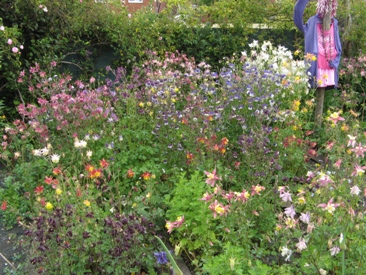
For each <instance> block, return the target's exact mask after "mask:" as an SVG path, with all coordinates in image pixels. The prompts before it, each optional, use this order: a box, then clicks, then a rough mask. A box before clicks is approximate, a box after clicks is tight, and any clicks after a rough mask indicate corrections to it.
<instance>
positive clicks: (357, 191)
mask: <svg viewBox="0 0 366 275" xmlns="http://www.w3.org/2000/svg"><path fill="white" fill-rule="evenodd" d="M360 193H361V189H360V188H359V187H358V186H357V185H355V186H352V187H351V195H356V196H358V195H359V194H360Z"/></svg>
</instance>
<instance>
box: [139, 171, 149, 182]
mask: <svg viewBox="0 0 366 275" xmlns="http://www.w3.org/2000/svg"><path fill="white" fill-rule="evenodd" d="M141 177H142V178H143V180H149V179H150V178H151V174H150V173H149V172H145V173H143V174H142V175H141Z"/></svg>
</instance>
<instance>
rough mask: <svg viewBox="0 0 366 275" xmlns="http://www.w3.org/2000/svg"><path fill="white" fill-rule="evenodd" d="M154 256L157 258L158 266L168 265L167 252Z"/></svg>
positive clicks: (156, 253) (157, 253) (155, 253)
mask: <svg viewBox="0 0 366 275" xmlns="http://www.w3.org/2000/svg"><path fill="white" fill-rule="evenodd" d="M170 253H171V252H170ZM154 256H155V258H156V262H157V263H158V264H167V263H168V262H169V260H168V257H167V256H166V252H165V251H162V252H154Z"/></svg>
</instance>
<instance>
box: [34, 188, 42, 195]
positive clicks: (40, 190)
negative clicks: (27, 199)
mask: <svg viewBox="0 0 366 275" xmlns="http://www.w3.org/2000/svg"><path fill="white" fill-rule="evenodd" d="M42 192H43V186H37V187H36V189H35V190H34V193H36V194H41V193H42Z"/></svg>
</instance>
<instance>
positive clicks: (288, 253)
mask: <svg viewBox="0 0 366 275" xmlns="http://www.w3.org/2000/svg"><path fill="white" fill-rule="evenodd" d="M280 251H281V256H282V257H286V258H285V261H286V262H288V261H289V260H290V257H291V254H292V250H291V249H288V248H287V246H282V247H280Z"/></svg>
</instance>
